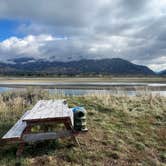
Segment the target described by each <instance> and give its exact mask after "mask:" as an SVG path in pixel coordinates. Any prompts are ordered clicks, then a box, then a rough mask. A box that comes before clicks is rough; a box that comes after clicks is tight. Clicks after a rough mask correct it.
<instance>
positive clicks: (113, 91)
mask: <svg viewBox="0 0 166 166" xmlns="http://www.w3.org/2000/svg"><path fill="white" fill-rule="evenodd" d="M24 89H25V88H22V87H16V88H11V87H10V88H9V87H0V93H3V92H7V91H11V90H12V91H17V90H24ZM43 89H47V90H48V91H49V92H50V93H57V94H64V95H76V96H77V95H85V94H92V93H100V94H116V95H127V96H135V95H144V94H150V93H151V94H154V95H161V96H166V90H160V88H157V89H156V90H153V91H149V90H145V89H144V90H139V91H137V90H127V89H123V87H121V88H119V87H115V88H112V89H107V90H104V89H98V90H95V89H86V88H84V89H74V88H73V89H71V88H70V89H53V88H44V87H43Z"/></svg>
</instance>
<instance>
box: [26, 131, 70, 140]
mask: <svg viewBox="0 0 166 166" xmlns="http://www.w3.org/2000/svg"><path fill="white" fill-rule="evenodd" d="M72 135H73V133H72V131H70V130H66V131H59V132H45V133H35V134H25V135H24V136H23V140H24V141H25V142H36V141H44V140H51V139H57V138H62V137H68V136H72Z"/></svg>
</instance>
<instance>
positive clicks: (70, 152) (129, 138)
mask: <svg viewBox="0 0 166 166" xmlns="http://www.w3.org/2000/svg"><path fill="white" fill-rule="evenodd" d="M50 98H51V99H53V98H54V99H57V98H66V99H67V100H68V103H69V106H70V107H73V106H79V105H83V106H84V107H85V108H86V110H87V124H88V129H89V131H88V133H86V134H81V135H79V136H78V139H79V142H80V145H81V146H80V147H78V146H75V145H74V144H73V142H72V141H71V140H70V139H68V140H66V139H63V140H56V141H49V142H48V141H46V142H42V143H37V144H31V145H26V147H25V150H24V153H23V156H22V157H21V158H16V157H15V152H16V150H17V144H14V145H7V146H5V145H3V146H2V145H1V148H0V165H1V166H6V165H9V166H13V165H28V166H29V165H30V166H31V165H32V166H42V165H43V166H55V165H60V166H61V165H62V166H63V165H65V166H66V165H69V166H70V165H74V166H75V165H87V166H91V165H92V166H95V165H96V166H104V165H105V166H107V165H108V166H111V165H113V166H114V165H118V166H129V165H132V166H137V165H138V166H146V165H147V166H153V165H154V166H156V165H158V166H164V165H165V164H166V98H164V97H160V96H152V95H147V96H139V97H138V96H136V97H127V96H112V95H106V94H91V95H86V96H73V97H67V96H63V95H57V94H49V93H48V92H47V91H42V90H34V89H29V90H27V91H20V92H19V91H18V92H6V93H3V94H1V95H0V136H3V134H5V132H7V131H8V129H9V128H10V127H11V126H12V125H13V124H14V123H15V122H16V121H17V120H18V119H19V117H20V116H21V115H22V114H23V112H24V111H26V110H28V109H30V108H32V107H33V105H34V104H35V103H36V102H37V101H38V100H40V99H50Z"/></svg>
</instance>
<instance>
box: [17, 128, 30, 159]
mask: <svg viewBox="0 0 166 166" xmlns="http://www.w3.org/2000/svg"><path fill="white" fill-rule="evenodd" d="M31 128H32V126H30V125H29V126H27V127H26V128H25V130H24V131H23V133H22V136H23V135H24V134H28V133H30V131H31ZM24 146H25V142H21V143H19V146H18V149H17V152H16V156H17V157H19V156H21V154H22V152H23V151H24Z"/></svg>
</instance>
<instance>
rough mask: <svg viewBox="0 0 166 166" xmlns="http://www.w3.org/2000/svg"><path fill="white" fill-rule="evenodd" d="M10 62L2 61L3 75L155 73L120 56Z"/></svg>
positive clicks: (14, 60) (21, 59)
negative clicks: (75, 59) (64, 60)
mask: <svg viewBox="0 0 166 166" xmlns="http://www.w3.org/2000/svg"><path fill="white" fill-rule="evenodd" d="M10 62H11V63H0V74H1V75H3V74H4V75H17V74H18V75H24V74H25V75H26V74H32V75H34V74H35V75H99V74H102V75H155V73H154V72H153V71H152V70H151V69H149V68H148V67H147V66H142V65H137V64H134V63H131V62H129V61H127V60H124V59H120V58H112V59H100V60H98V59H96V60H93V59H83V60H79V61H69V62H58V61H48V60H46V61H45V60H43V59H39V60H37V59H34V58H27V59H26V58H17V59H13V60H12V59H10Z"/></svg>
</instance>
